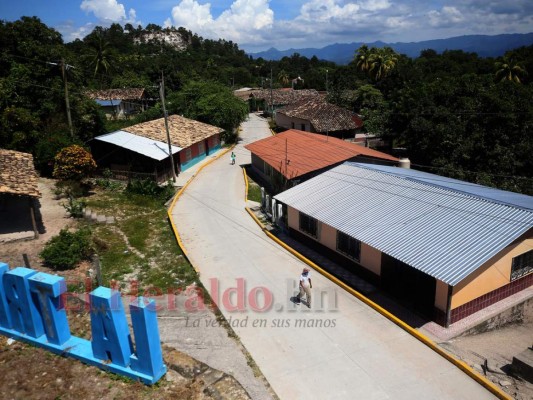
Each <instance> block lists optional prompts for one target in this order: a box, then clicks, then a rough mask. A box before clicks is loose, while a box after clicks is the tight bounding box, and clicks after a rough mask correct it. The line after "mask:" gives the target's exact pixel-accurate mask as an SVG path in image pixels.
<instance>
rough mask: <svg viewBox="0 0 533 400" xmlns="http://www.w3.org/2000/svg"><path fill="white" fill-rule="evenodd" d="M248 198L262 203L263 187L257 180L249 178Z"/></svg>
mask: <svg viewBox="0 0 533 400" xmlns="http://www.w3.org/2000/svg"><path fill="white" fill-rule="evenodd" d="M248 200H251V201H256V202H258V203H261V188H260V187H259V185H258V184H257V183H255V182H253V181H252V182H251V181H250V179H248Z"/></svg>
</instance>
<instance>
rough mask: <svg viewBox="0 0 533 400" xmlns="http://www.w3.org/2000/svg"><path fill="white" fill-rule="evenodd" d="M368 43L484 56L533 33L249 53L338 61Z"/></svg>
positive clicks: (409, 51) (527, 40) (530, 39)
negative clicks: (296, 55)
mask: <svg viewBox="0 0 533 400" xmlns="http://www.w3.org/2000/svg"><path fill="white" fill-rule="evenodd" d="M363 44H366V45H367V46H368V47H369V48H370V47H385V46H390V47H392V48H393V49H394V50H395V51H396V52H397V53H400V54H405V55H406V56H408V57H411V58H416V57H418V56H419V55H420V52H421V51H422V50H427V49H433V50H435V51H436V52H437V53H442V52H443V51H445V50H463V51H465V52H469V53H477V54H478V56H480V57H498V56H502V55H504V54H505V52H506V51H508V50H512V49H515V48H517V47H521V46H529V45H532V44H533V32H532V33H524V34H521V33H513V34H502V35H494V36H489V35H466V36H456V37H451V38H448V39H435V40H424V41H421V42H409V43H402V42H397V43H385V42H381V41H377V42H372V43H363V42H353V43H335V44H331V45H329V46H326V47H323V48H320V49H317V48H305V49H288V50H277V49H275V48H274V47H272V48H270V49H268V50H266V51H261V52H258V53H249V55H250V56H252V57H254V58H256V59H257V58H259V57H262V58H263V59H265V60H280V59H281V58H283V57H290V56H292V55H293V54H294V53H298V54H300V55H301V56H304V57H307V58H311V57H313V56H316V57H317V58H318V59H320V60H327V61H333V62H335V63H337V64H341V65H342V64H348V63H349V62H350V61H351V60H353V56H354V53H355V50H357V49H358V48H359V47H361V46H362V45H363Z"/></svg>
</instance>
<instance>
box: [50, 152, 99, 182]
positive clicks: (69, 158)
mask: <svg viewBox="0 0 533 400" xmlns="http://www.w3.org/2000/svg"><path fill="white" fill-rule="evenodd" d="M54 160H55V164H54V174H53V176H54V178H57V179H61V180H83V179H85V178H87V177H88V176H89V175H90V174H92V173H93V172H94V170H96V162H95V161H94V159H93V157H92V155H91V153H89V152H88V151H87V150H85V149H84V148H83V147H81V146H78V145H76V144H75V145H72V146H69V147H65V148H64V149H63V150H61V151H60V152H59V153H57V155H56V156H55V158H54Z"/></svg>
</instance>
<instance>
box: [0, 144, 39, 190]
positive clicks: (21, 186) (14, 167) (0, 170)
mask: <svg viewBox="0 0 533 400" xmlns="http://www.w3.org/2000/svg"><path fill="white" fill-rule="evenodd" d="M37 182H38V178H37V172H36V171H35V167H34V166H33V156H32V155H31V154H28V153H21V152H20V151H13V150H4V149H0V194H1V193H9V194H16V195H20V196H30V197H41V193H40V192H39V189H38V186H37Z"/></svg>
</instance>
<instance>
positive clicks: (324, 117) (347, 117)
mask: <svg viewBox="0 0 533 400" xmlns="http://www.w3.org/2000/svg"><path fill="white" fill-rule="evenodd" d="M277 113H279V114H284V115H286V116H287V117H290V118H299V119H304V120H307V121H309V122H311V124H312V125H313V127H314V128H315V131H317V132H328V131H329V132H334V131H348V130H355V129H359V128H361V127H362V126H363V121H362V120H361V118H359V116H358V115H357V114H356V113H354V112H352V111H350V110H347V109H346V108H342V107H339V106H337V105H335V104H331V103H328V102H327V101H326V99H325V98H324V97H322V96H317V97H312V98H307V99H305V100H302V101H299V102H298V103H295V104H292V105H289V106H287V107H284V108H282V109H279V110H278V111H277Z"/></svg>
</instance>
